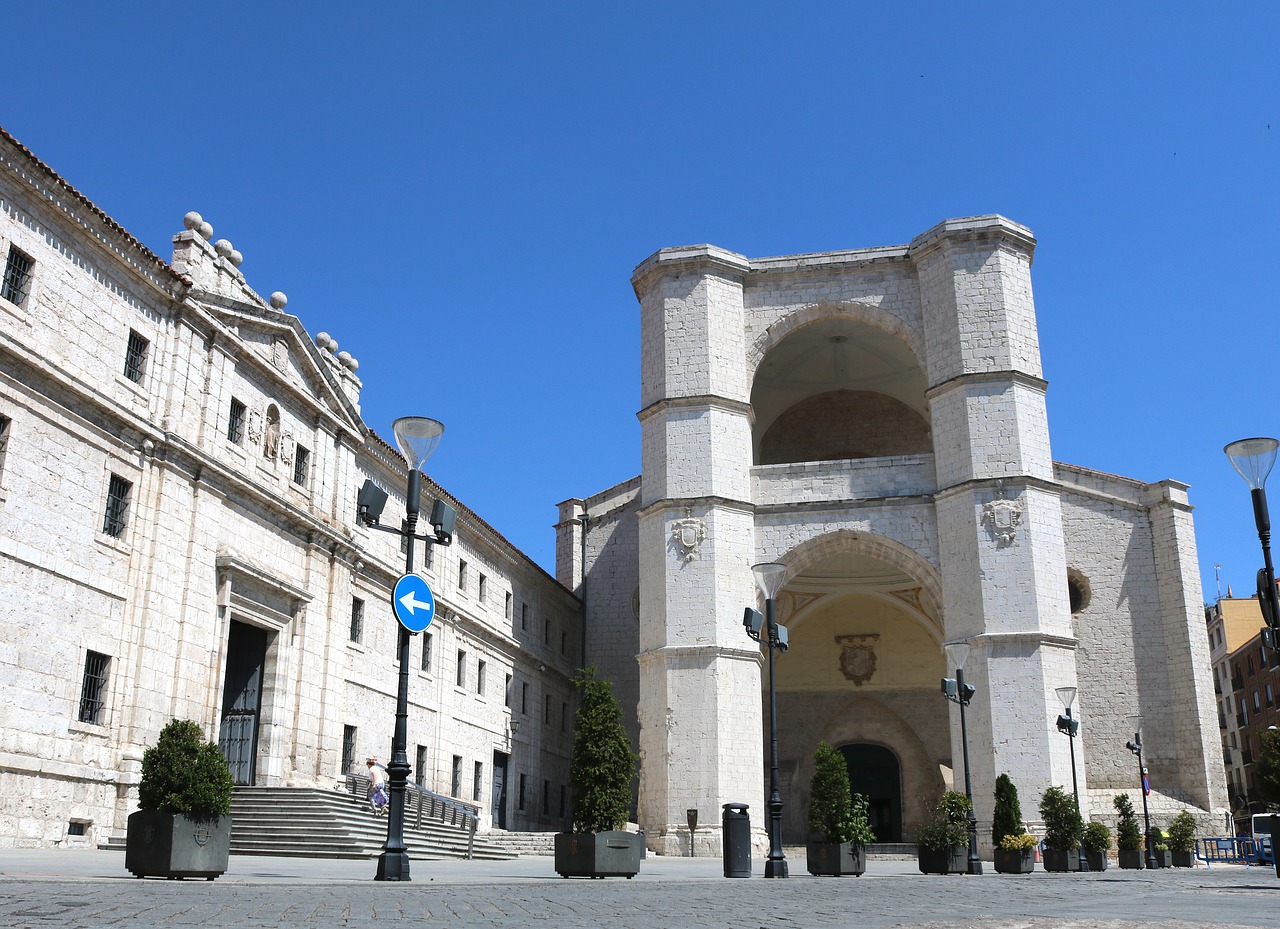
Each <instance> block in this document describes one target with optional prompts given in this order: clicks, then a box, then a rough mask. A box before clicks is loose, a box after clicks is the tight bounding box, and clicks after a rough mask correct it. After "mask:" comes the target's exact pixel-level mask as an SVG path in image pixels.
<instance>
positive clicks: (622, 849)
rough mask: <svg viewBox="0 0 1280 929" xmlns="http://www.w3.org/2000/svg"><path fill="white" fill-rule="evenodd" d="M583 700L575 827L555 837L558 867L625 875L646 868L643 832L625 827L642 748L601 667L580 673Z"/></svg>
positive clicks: (572, 769) (576, 741)
mask: <svg viewBox="0 0 1280 929" xmlns="http://www.w3.org/2000/svg"><path fill="white" fill-rule="evenodd" d="M573 682H574V683H575V684H577V685H578V686H579V687H580V688H581V689H582V702H581V704H580V705H579V707H578V715H577V718H576V719H575V720H574V722H573V756H572V759H571V760H570V763H569V785H570V789H571V791H572V793H573V832H558V833H556V837H555V867H556V873H557V874H559V875H560V876H561V877H625V878H628V879H630V878H631V877H633V876H634V875H636V874H638V873H639V871H640V853H641V850H642V848H643V845H642V842H643V839H642V837H641V836H640V835H639V834H638V833H635V832H623V831H622V826H623V824H624V823H625V822H626V821H627V813H628V812H629V811H630V809H631V779H632V778H634V777H635V774H636V754H635V752H634V751H632V749H631V742H630V740H629V739H628V738H627V731H626V730H625V729H624V728H623V727H622V709H621V708H620V707H619V706H618V701H617V699H616V698H615V697H614V695H613V685H612V684H611V683H609V682H608V681H604V680H600V679H599V678H597V677H596V673H595V668H587V669H585V670H583V671H580V672H579V673H578V676H577V677H575V678H574V679H573Z"/></svg>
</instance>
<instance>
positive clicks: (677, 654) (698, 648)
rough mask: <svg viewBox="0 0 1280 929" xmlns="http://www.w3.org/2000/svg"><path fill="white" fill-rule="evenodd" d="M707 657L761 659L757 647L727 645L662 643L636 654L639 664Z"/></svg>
mask: <svg viewBox="0 0 1280 929" xmlns="http://www.w3.org/2000/svg"><path fill="white" fill-rule="evenodd" d="M708 657H710V658H729V659H732V660H734V661H756V662H758V661H762V660H763V658H762V655H761V652H760V649H758V648H736V647H732V646H728V645H664V646H661V647H659V648H651V649H648V650H647V651H643V652H641V653H640V654H638V655H636V661H638V662H639V663H640V664H641V665H646V664H654V663H657V662H667V661H670V660H672V659H675V660H679V659H681V658H692V659H695V660H699V661H701V660H704V659H706V658H708Z"/></svg>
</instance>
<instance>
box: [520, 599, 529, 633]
mask: <svg viewBox="0 0 1280 929" xmlns="http://www.w3.org/2000/svg"><path fill="white" fill-rule="evenodd" d="M528 629H529V604H527V603H522V604H520V631H521V632H526V631H528Z"/></svg>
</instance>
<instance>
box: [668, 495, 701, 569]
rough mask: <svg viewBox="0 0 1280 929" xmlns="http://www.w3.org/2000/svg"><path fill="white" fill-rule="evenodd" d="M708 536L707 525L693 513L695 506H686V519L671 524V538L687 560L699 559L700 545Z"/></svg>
mask: <svg viewBox="0 0 1280 929" xmlns="http://www.w3.org/2000/svg"><path fill="white" fill-rule="evenodd" d="M706 537H707V527H706V525H705V524H704V523H703V522H702V520H700V519H698V518H697V517H696V516H694V515H693V507H689V506H687V507H685V508H684V519H678V520H676V521H675V522H674V523H672V524H671V538H672V539H673V540H674V541H675V543H676V548H677V549H679V551H680V556H681V557H682V558H683V559H684V561H685V562H690V561H696V560H697V558H698V547H699V546H701V545H702V542H703V540H704V539H705V538H706Z"/></svg>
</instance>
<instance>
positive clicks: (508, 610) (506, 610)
mask: <svg viewBox="0 0 1280 929" xmlns="http://www.w3.org/2000/svg"><path fill="white" fill-rule="evenodd" d="M502 615H503V616H505V617H506V618H507V619H510V618H511V592H510V591H507V602H506V605H505V606H504V607H503V614H502Z"/></svg>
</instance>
